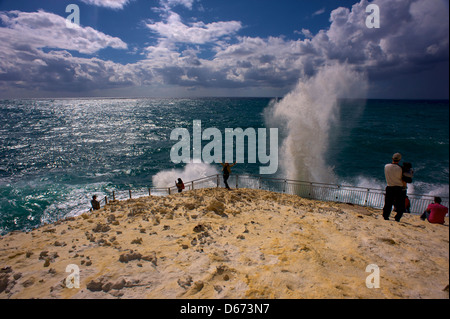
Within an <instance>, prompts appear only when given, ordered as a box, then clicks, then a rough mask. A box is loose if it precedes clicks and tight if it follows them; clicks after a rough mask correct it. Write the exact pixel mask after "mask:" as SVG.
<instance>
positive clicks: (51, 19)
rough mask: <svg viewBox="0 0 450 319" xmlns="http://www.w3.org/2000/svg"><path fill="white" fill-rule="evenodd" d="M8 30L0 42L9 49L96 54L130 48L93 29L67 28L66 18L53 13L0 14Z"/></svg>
mask: <svg viewBox="0 0 450 319" xmlns="http://www.w3.org/2000/svg"><path fill="white" fill-rule="evenodd" d="M0 20H1V21H2V23H3V25H5V27H4V28H0V42H1V43H2V45H3V46H4V47H3V50H5V49H6V48H7V47H10V48H12V49H15V48H18V47H30V48H36V49H42V48H53V49H55V48H57V49H66V50H74V51H78V52H80V53H85V54H92V53H95V52H97V51H99V50H100V49H103V48H106V47H112V48H115V49H126V48H127V44H126V43H125V42H123V41H122V40H120V39H119V38H115V37H111V36H109V35H106V34H104V33H102V32H100V31H97V30H95V29H93V28H91V27H73V28H67V26H66V19H65V18H63V17H61V16H58V15H56V14H53V13H49V12H45V11H38V12H20V11H9V12H0Z"/></svg>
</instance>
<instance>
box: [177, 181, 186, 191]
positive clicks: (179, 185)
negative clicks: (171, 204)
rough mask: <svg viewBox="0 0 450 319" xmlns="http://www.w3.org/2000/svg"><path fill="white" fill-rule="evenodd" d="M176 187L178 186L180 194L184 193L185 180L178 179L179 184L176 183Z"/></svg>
mask: <svg viewBox="0 0 450 319" xmlns="http://www.w3.org/2000/svg"><path fill="white" fill-rule="evenodd" d="M175 185H176V186H177V189H178V193H181V192H183V189H184V188H185V187H184V183H183V180H182V179H181V178H179V179H178V182H175Z"/></svg>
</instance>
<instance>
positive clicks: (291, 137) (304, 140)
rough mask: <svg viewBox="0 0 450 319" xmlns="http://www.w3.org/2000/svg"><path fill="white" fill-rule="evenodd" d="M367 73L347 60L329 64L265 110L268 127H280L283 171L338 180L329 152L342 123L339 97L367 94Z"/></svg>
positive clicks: (311, 178)
mask: <svg viewBox="0 0 450 319" xmlns="http://www.w3.org/2000/svg"><path fill="white" fill-rule="evenodd" d="M366 91H367V80H366V76H365V75H364V74H362V73H359V72H357V71H355V70H353V69H352V68H351V67H350V66H348V65H346V64H333V65H326V66H324V67H322V68H320V69H319V70H318V72H317V73H316V74H315V75H314V76H312V77H310V78H307V79H301V80H300V81H299V83H298V84H297V86H296V87H295V88H294V89H293V90H292V91H291V92H290V93H289V94H287V95H286V96H285V97H284V98H283V99H282V100H281V101H279V102H274V103H273V104H272V105H271V106H269V107H268V108H267V109H266V110H265V114H264V115H265V121H266V125H267V126H268V127H278V128H280V131H281V135H282V138H283V142H282V146H281V149H280V159H279V162H280V166H281V170H282V172H281V173H282V175H283V176H285V177H287V178H289V179H295V180H303V181H311V182H327V183H335V182H336V181H337V177H336V176H335V174H334V172H333V167H330V166H329V165H328V164H327V159H326V152H327V150H328V147H329V143H330V132H331V129H332V127H333V126H337V125H339V123H338V122H339V99H341V98H358V99H362V98H365V96H366Z"/></svg>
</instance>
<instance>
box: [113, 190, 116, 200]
mask: <svg viewBox="0 0 450 319" xmlns="http://www.w3.org/2000/svg"><path fill="white" fill-rule="evenodd" d="M115 200H116V191H113V201H115Z"/></svg>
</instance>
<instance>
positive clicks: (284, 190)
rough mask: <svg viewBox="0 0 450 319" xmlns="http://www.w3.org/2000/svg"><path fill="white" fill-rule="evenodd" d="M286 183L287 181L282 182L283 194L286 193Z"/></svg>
mask: <svg viewBox="0 0 450 319" xmlns="http://www.w3.org/2000/svg"><path fill="white" fill-rule="evenodd" d="M286 183H287V180H284V185H283V193H286Z"/></svg>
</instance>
